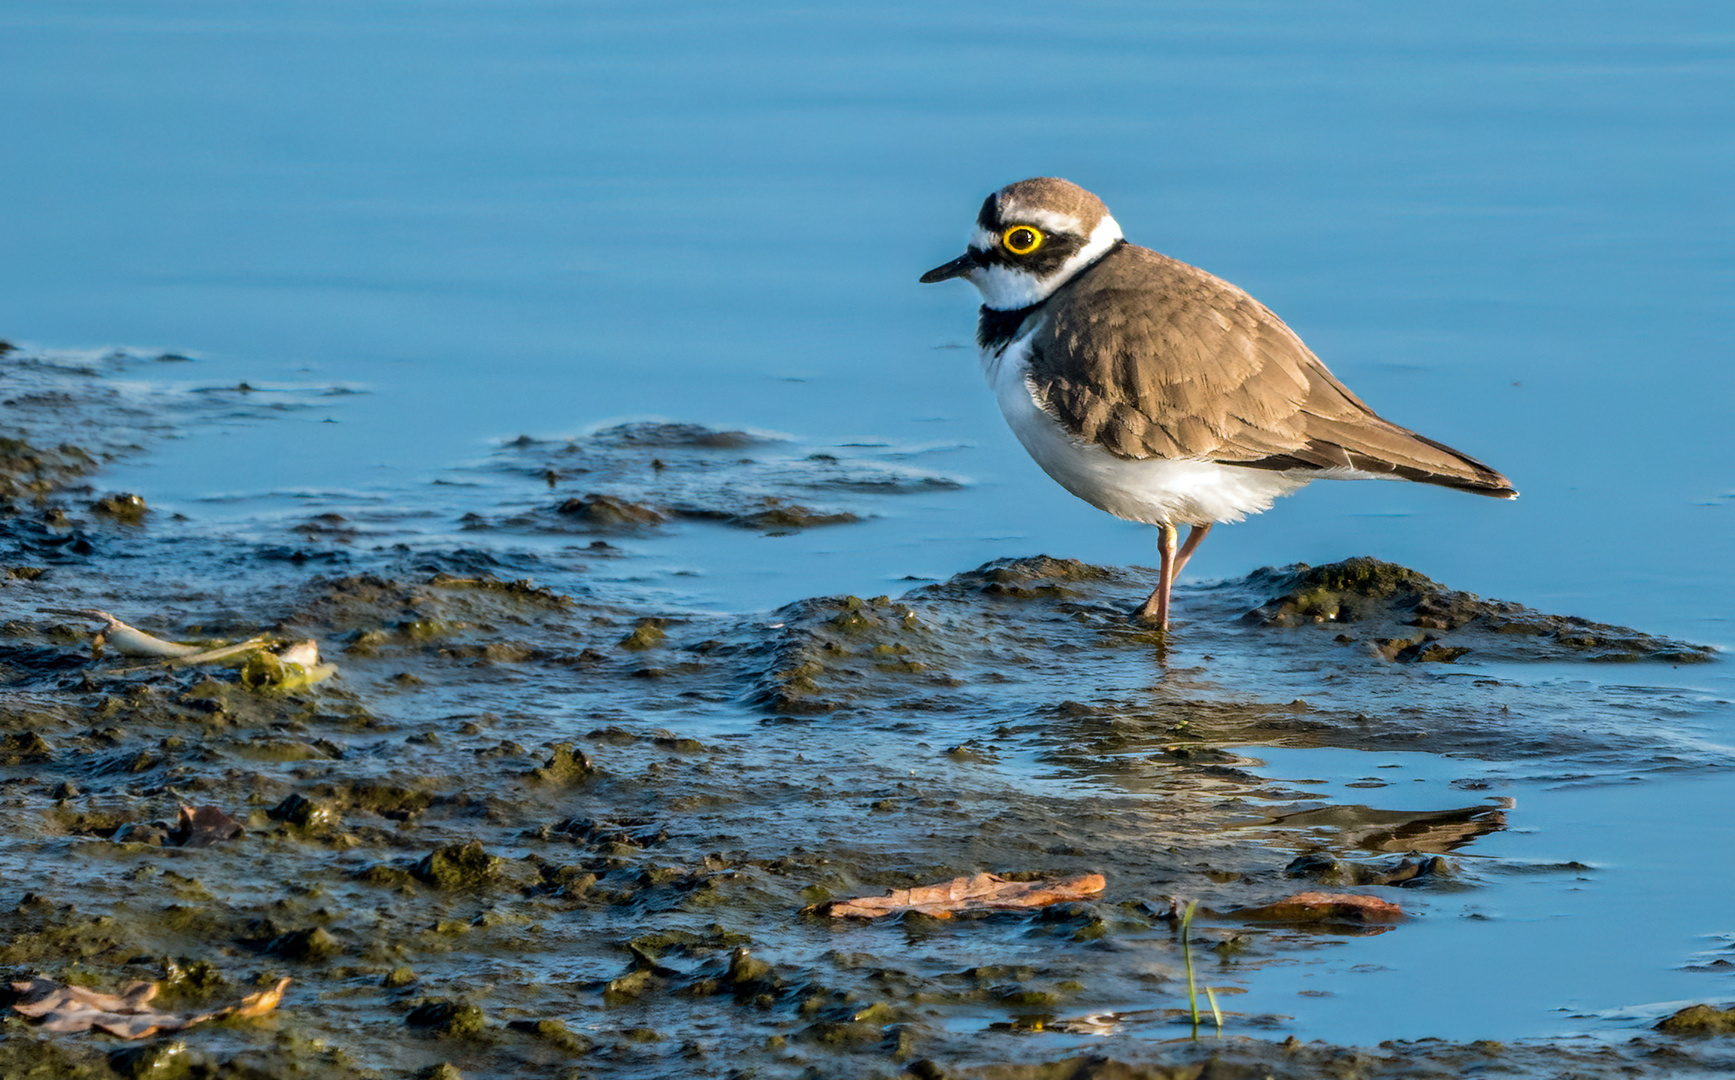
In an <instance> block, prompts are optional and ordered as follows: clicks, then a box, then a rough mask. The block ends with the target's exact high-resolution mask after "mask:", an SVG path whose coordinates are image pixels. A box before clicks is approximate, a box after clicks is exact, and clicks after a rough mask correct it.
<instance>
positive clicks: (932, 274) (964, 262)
mask: <svg viewBox="0 0 1735 1080" xmlns="http://www.w3.org/2000/svg"><path fill="white" fill-rule="evenodd" d="M981 265H982V261H981V260H980V259H978V258H977V257H976V252H975V251H973V250H972V251H966V252H964V254H962V255H960V256H958V257H957V258H956V259H953V260H952V261H951V262H949V263H947V264H946V265H945V266H936V267H934V268H933V269H932V270H929V271H928V272H927V273H925V274H923V275H922V284H923V285H932V284H933V283H934V282H936V281H950V280H951V279H952V278H955V277H960V276H962V275H964V274H967V273H969V272H970V271H972V270H974V269H976V268H977V267H978V266H981Z"/></svg>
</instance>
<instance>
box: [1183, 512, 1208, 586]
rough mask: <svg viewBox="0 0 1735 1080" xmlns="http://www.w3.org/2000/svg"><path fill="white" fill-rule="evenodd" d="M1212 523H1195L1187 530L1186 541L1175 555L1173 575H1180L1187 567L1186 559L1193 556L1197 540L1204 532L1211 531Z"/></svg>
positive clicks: (1197, 544) (1197, 546) (1203, 535)
mask: <svg viewBox="0 0 1735 1080" xmlns="http://www.w3.org/2000/svg"><path fill="white" fill-rule="evenodd" d="M1211 525H1212V523H1211V522H1209V521H1207V522H1205V524H1203V525H1195V526H1193V527H1192V528H1191V529H1189V530H1187V542H1186V543H1184V544H1182V545H1181V551H1180V554H1178V555H1176V556H1175V576H1176V577H1180V576H1181V571H1182V570H1185V569H1186V568H1187V560H1188V559H1191V558H1192V557H1193V552H1195V551H1197V550H1199V542H1200V541H1201V540H1203V539H1205V534H1206V533H1208V532H1210V531H1211Z"/></svg>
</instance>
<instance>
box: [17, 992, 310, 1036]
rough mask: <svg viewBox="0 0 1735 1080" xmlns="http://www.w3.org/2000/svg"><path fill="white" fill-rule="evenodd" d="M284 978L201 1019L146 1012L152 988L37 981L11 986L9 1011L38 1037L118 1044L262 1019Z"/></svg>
mask: <svg viewBox="0 0 1735 1080" xmlns="http://www.w3.org/2000/svg"><path fill="white" fill-rule="evenodd" d="M288 985H289V980H288V979H287V978H284V979H279V980H278V981H277V985H276V986H273V987H271V988H270V989H268V990H261V991H260V992H259V993H257V994H250V995H248V996H247V997H245V998H242V999H241V1000H240V1001H239V1002H237V1003H236V1004H234V1005H226V1006H224V1007H223V1008H220V1009H213V1010H211V1011H210V1012H203V1013H188V1014H180V1013H166V1012H159V1011H157V1010H156V1009H153V1008H151V1007H150V1004H149V1002H150V1000H151V999H152V998H154V997H156V996H157V990H158V984H156V983H147V982H133V983H128V984H127V985H126V986H124V987H122V988H121V992H120V993H118V994H104V993H101V992H100V991H96V990H92V989H90V988H89V987H84V986H64V985H62V984H60V983H57V982H55V981H54V980H53V979H44V978H42V977H41V976H37V977H36V978H34V979H32V980H31V981H29V982H27V983H22V982H15V983H13V984H12V989H13V990H14V991H15V992H17V994H18V1000H17V1001H15V1002H13V1003H12V1009H13V1011H14V1012H17V1013H18V1014H19V1015H21V1016H28V1017H30V1018H31V1019H33V1020H36V1021H38V1026H39V1027H41V1029H42V1030H43V1031H51V1032H55V1033H57V1034H68V1033H71V1032H76V1031H89V1030H90V1029H91V1028H95V1029H97V1030H98V1031H106V1032H108V1033H109V1034H110V1035H118V1036H120V1037H121V1038H123V1039H142V1038H144V1037H146V1036H147V1035H156V1034H159V1033H162V1032H169V1031H180V1030H181V1029H183V1028H189V1027H192V1026H193V1025H194V1024H202V1023H204V1022H205V1021H207V1020H219V1019H221V1018H223V1017H225V1016H263V1015H265V1014H266V1013H268V1012H270V1011H271V1010H272V1009H275V1008H276V1007H277V1005H278V1003H279V1002H281V1001H282V1000H283V988H284V987H285V986H288Z"/></svg>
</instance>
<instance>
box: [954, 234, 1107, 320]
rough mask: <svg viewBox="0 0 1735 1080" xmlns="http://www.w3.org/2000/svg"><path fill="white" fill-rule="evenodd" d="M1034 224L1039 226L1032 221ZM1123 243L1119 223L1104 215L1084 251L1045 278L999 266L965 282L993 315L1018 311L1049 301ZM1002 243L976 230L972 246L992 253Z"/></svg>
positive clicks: (981, 268)
mask: <svg viewBox="0 0 1735 1080" xmlns="http://www.w3.org/2000/svg"><path fill="white" fill-rule="evenodd" d="M1056 216H1060V217H1064V216H1067V215H1056ZM1031 224H1033V225H1037V224H1038V223H1037V222H1034V221H1032V222H1031ZM1038 227H1039V228H1040V227H1042V226H1040V225H1038ZM1120 239H1121V227H1120V225H1119V223H1117V222H1116V221H1115V219H1114V218H1112V217H1110V216H1109V215H1107V214H1104V215H1103V218H1102V220H1101V221H1099V222H1097V223H1096V228H1094V229H1092V230H1091V231H1090V239H1089V240H1088V241H1086V242H1085V245H1084V247H1082V248H1079V249H1078V251H1077V252H1076V253H1075V254H1074V255H1073V256H1072V258H1070V259H1068V260H1066V261H1065V262H1064V263H1061V264H1060V266H1059V267H1058V268H1057V269H1056V270H1055V271H1054V272H1053V273H1052V274H1049V275H1048V276H1046V277H1037V276H1036V275H1034V274H1031V273H1028V272H1025V271H1022V270H1014V269H1013V268H1011V267H1009V266H1000V265H998V264H996V265H992V266H978V267H975V268H973V269H971V270H969V271H966V272H965V274H964V278H965V280H966V281H968V282H969V283H970V284H972V285H974V286H976V288H977V289H978V290H979V291H980V292H981V293H982V304H983V306H984V307H987V308H989V309H990V310H993V311H1016V310H1018V309H1019V308H1021V307H1029V306H1030V305H1031V304H1036V303H1040V302H1041V301H1043V300H1046V299H1048V297H1049V295H1050V294H1051V293H1053V292H1054V290H1056V289H1058V288H1060V287H1061V286H1062V285H1064V284H1066V283H1067V281H1068V280H1070V279H1071V278H1072V275H1074V274H1076V273H1078V272H1079V271H1080V270H1083V269H1084V268H1085V267H1087V266H1089V265H1090V264H1091V263H1093V262H1095V261H1097V260H1098V259H1100V258H1102V256H1103V254H1104V253H1105V252H1107V251H1108V249H1109V248H1111V247H1113V246H1114V245H1115V242H1116V241H1118V240H1120ZM999 243H1000V238H999V237H998V236H994V235H993V234H991V233H989V232H988V230H986V229H977V230H976V231H975V233H974V234H973V235H972V236H971V237H970V246H971V247H973V248H975V249H976V250H977V251H990V250H992V249H993V248H994V247H995V246H996V245H998V244H999Z"/></svg>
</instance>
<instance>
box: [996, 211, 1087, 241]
mask: <svg viewBox="0 0 1735 1080" xmlns="http://www.w3.org/2000/svg"><path fill="white" fill-rule="evenodd" d="M1000 220H1001V221H1004V222H1006V223H1007V224H1008V225H1034V226H1036V227H1037V228H1038V229H1041V230H1042V231H1043V232H1051V233H1073V234H1074V235H1077V234H1078V233H1079V232H1081V231H1082V226H1083V224H1084V223H1083V222H1081V221H1079V220H1078V218H1076V217H1074V216H1073V215H1071V214H1062V213H1060V212H1059V211H1058V210H1044V209H1042V208H1041V207H1038V206H1033V207H1031V208H1030V209H1028V210H1027V209H1025V208H1024V207H1021V206H1011V207H1006V208H1003V209H1002V210H1001V211H1000Z"/></svg>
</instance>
